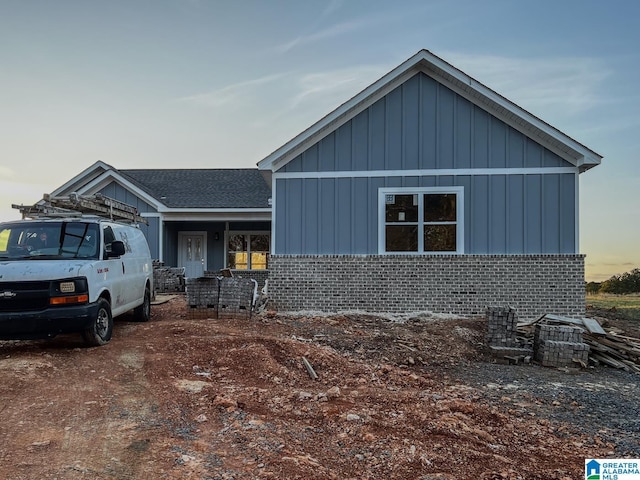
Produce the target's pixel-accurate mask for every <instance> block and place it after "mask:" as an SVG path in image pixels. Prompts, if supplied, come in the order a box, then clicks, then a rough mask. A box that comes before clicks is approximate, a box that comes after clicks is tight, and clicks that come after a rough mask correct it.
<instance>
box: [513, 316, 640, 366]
mask: <svg viewBox="0 0 640 480" xmlns="http://www.w3.org/2000/svg"><path fill="white" fill-rule="evenodd" d="M517 331H518V334H519V335H521V336H524V337H525V338H529V339H531V341H532V342H533V346H534V350H535V351H536V357H535V359H536V360H537V361H539V362H541V363H542V364H543V365H545V364H546V365H548V366H577V365H580V366H583V367H584V366H587V365H588V364H589V363H590V364H591V365H607V366H609V367H613V368H617V369H621V370H624V371H627V372H635V373H640V338H633V337H628V336H623V335H619V334H617V333H616V332H614V331H610V332H607V331H605V329H604V328H602V325H601V324H600V323H599V322H598V321H597V320H596V319H593V318H569V317H562V316H559V315H553V314H546V315H543V316H542V317H540V318H539V319H538V320H536V321H534V322H524V323H519V324H518V327H517Z"/></svg>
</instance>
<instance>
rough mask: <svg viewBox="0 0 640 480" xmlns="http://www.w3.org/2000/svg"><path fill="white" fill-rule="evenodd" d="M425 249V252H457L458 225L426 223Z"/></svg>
mask: <svg viewBox="0 0 640 480" xmlns="http://www.w3.org/2000/svg"><path fill="white" fill-rule="evenodd" d="M424 251H425V252H455V251H456V226H455V225H425V226H424Z"/></svg>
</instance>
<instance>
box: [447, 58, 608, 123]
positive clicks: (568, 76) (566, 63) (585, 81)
mask: <svg viewBox="0 0 640 480" xmlns="http://www.w3.org/2000/svg"><path fill="white" fill-rule="evenodd" d="M444 58H446V59H447V61H449V62H451V63H452V64H453V65H455V66H456V67H458V68H460V69H461V70H462V71H464V72H465V73H467V74H469V75H470V76H472V77H474V78H476V79H477V80H478V81H480V82H482V83H483V84H485V85H486V86H488V87H489V88H491V89H493V90H495V91H496V92H498V93H499V94H501V95H503V96H505V97H507V98H509V99H511V100H512V101H514V102H516V103H517V104H518V105H520V106H522V107H523V108H526V109H527V110H537V111H545V112H547V114H545V116H547V115H548V112H549V110H550V109H556V112H557V113H562V114H565V115H567V114H568V115H578V114H581V113H584V112H585V111H587V110H589V109H591V108H593V107H595V106H597V105H599V104H601V103H602V102H603V99H602V97H603V91H602V89H601V88H602V86H603V84H604V82H605V80H606V79H607V78H608V77H609V76H610V75H611V74H612V72H611V71H610V70H609V69H608V68H607V66H606V65H605V63H604V62H603V61H602V60H598V59H595V58H588V57H552V58H510V57H501V56H494V55H468V54H459V53H452V52H449V53H447V54H445V55H444Z"/></svg>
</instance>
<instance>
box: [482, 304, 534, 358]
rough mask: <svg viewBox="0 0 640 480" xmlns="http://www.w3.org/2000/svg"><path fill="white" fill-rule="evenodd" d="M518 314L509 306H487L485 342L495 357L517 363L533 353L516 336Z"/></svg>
mask: <svg viewBox="0 0 640 480" xmlns="http://www.w3.org/2000/svg"><path fill="white" fill-rule="evenodd" d="M517 326H518V316H517V315H516V311H515V310H514V309H513V308H511V307H488V308H487V344H488V345H489V349H490V350H491V353H492V355H493V356H495V357H496V358H500V359H506V360H507V361H509V362H510V363H518V362H519V361H520V360H524V359H525V358H526V357H531V355H533V349H532V348H531V347H530V346H528V345H526V344H524V343H523V342H522V340H521V339H519V338H518V332H517Z"/></svg>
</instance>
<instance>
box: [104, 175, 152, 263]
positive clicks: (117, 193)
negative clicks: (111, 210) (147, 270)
mask: <svg viewBox="0 0 640 480" xmlns="http://www.w3.org/2000/svg"><path fill="white" fill-rule="evenodd" d="M100 193H102V194H103V195H106V196H107V197H110V198H114V199H116V200H118V201H120V202H124V203H126V204H129V205H132V206H134V207H136V208H137V209H138V212H139V213H140V214H142V216H144V217H145V218H146V220H147V222H149V224H148V225H145V224H144V223H141V224H140V230H142V232H143V233H144V235H145V237H146V238H147V243H148V244H149V250H151V258H160V218H159V217H158V216H146V215H144V214H151V213H153V214H157V212H156V209H155V208H154V207H153V206H151V205H149V204H148V203H147V202H145V201H144V200H142V199H141V198H139V197H138V196H137V195H135V194H133V193H132V192H131V191H129V190H127V189H126V188H124V187H123V186H122V185H120V184H118V183H116V182H111V183H110V184H109V185H107V186H106V187H104V188H102V189H101V190H100Z"/></svg>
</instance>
